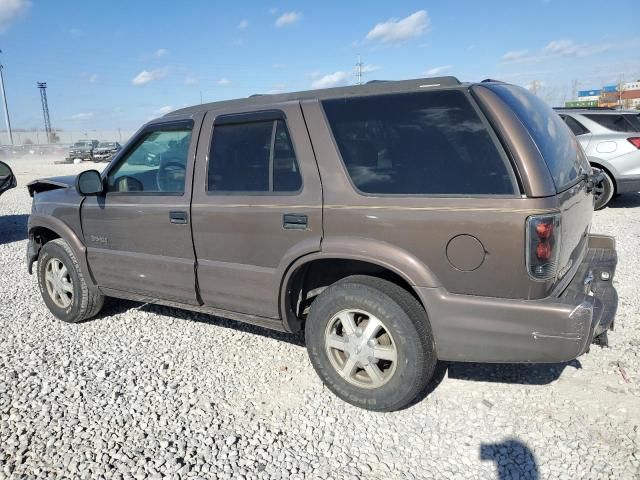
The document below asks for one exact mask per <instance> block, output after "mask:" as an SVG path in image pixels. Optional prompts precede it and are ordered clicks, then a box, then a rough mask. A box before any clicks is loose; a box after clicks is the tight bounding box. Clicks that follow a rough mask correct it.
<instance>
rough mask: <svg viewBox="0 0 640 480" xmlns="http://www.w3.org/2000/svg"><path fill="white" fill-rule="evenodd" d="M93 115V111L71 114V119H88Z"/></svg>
mask: <svg viewBox="0 0 640 480" xmlns="http://www.w3.org/2000/svg"><path fill="white" fill-rule="evenodd" d="M91 117H93V112H82V113H75V114H73V115H71V120H88V119H89V118H91Z"/></svg>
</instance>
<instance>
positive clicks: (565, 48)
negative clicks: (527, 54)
mask: <svg viewBox="0 0 640 480" xmlns="http://www.w3.org/2000/svg"><path fill="white" fill-rule="evenodd" d="M583 46H584V45H576V44H575V43H573V41H572V40H553V41H551V42H549V43H548V44H547V46H546V47H544V49H543V50H542V53H543V54H546V55H551V56H567V55H576V54H577V53H578V52H579V51H580V49H581V48H582V47H583Z"/></svg>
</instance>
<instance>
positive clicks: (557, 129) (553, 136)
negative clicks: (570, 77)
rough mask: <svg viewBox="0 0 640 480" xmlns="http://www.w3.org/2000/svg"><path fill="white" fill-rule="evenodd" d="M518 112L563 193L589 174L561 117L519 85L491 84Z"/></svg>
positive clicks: (574, 140) (580, 153)
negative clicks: (584, 175)
mask: <svg viewBox="0 0 640 480" xmlns="http://www.w3.org/2000/svg"><path fill="white" fill-rule="evenodd" d="M486 86H487V88H490V89H491V90H492V91H493V92H495V93H496V94H497V95H498V96H499V97H500V98H501V99H502V100H503V101H504V102H505V103H506V104H507V105H509V107H510V108H511V109H512V110H513V111H514V113H515V114H516V115H517V117H518V118H519V119H520V121H521V122H522V124H523V125H524V126H525V127H526V129H527V130H528V131H529V135H531V138H532V139H533V141H534V142H535V143H536V145H537V146H538V149H539V150H540V153H541V154H542V157H543V158H544V161H545V162H546V164H547V167H548V168H549V171H550V172H551V176H552V177H553V181H554V183H555V186H556V190H557V191H558V192H561V191H563V190H565V189H567V188H568V187H569V186H571V185H572V184H574V183H575V182H576V181H577V180H578V179H579V178H580V177H581V176H582V174H583V173H586V172H587V171H589V164H588V163H587V159H586V157H585V156H584V153H583V152H582V149H581V148H580V145H579V144H578V141H577V140H576V138H575V136H574V135H573V134H572V132H571V130H569V128H567V125H566V124H565V123H564V121H562V119H561V118H560V116H559V115H558V114H557V113H556V112H555V111H554V110H553V109H552V108H551V107H550V106H549V105H547V104H546V103H545V102H544V101H543V100H541V99H540V98H539V97H537V96H536V95H533V94H532V93H531V92H529V91H528V90H526V89H524V88H522V87H517V86H515V85H505V84H487V85H486Z"/></svg>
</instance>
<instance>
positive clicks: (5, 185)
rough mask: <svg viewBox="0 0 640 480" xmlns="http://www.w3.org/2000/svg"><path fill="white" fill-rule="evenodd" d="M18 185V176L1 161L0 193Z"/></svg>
mask: <svg viewBox="0 0 640 480" xmlns="http://www.w3.org/2000/svg"><path fill="white" fill-rule="evenodd" d="M15 186H16V177H15V175H14V174H13V172H12V171H11V169H10V168H9V165H7V164H6V163H4V162H0V194H2V193H4V192H6V191H7V190H9V189H10V188H13V187H15Z"/></svg>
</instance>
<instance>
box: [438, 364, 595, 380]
mask: <svg viewBox="0 0 640 480" xmlns="http://www.w3.org/2000/svg"><path fill="white" fill-rule="evenodd" d="M567 367H573V368H575V369H576V370H579V369H581V368H582V364H581V363H580V361H579V360H571V361H570V362H564V363H543V364H521V363H462V362H447V371H448V374H449V378H455V379H457V380H471V381H476V382H496V383H514V384H519V385H547V384H549V383H551V382H553V381H555V380H557V379H558V378H560V376H561V375H562V372H563V371H564V369H565V368H567Z"/></svg>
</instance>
